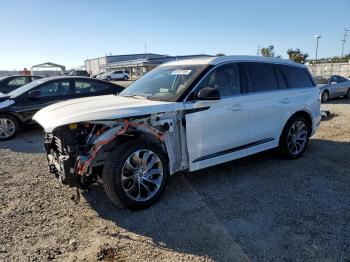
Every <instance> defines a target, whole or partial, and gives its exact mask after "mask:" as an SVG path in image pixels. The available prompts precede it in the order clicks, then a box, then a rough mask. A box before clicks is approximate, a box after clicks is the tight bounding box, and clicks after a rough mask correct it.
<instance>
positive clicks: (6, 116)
mask: <svg viewBox="0 0 350 262" xmlns="http://www.w3.org/2000/svg"><path fill="white" fill-rule="evenodd" d="M1 120H8V121H10V122H12V123H13V124H14V131H13V132H12V134H11V135H9V136H7V137H3V136H5V135H4V133H1V131H0V141H6V140H10V139H12V138H14V137H15V136H16V135H17V133H18V130H19V127H20V124H19V122H18V120H17V118H15V117H14V116H11V115H9V114H0V125H1V124H2V123H1ZM0 128H1V127H0Z"/></svg>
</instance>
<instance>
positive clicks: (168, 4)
mask: <svg viewBox="0 0 350 262" xmlns="http://www.w3.org/2000/svg"><path fill="white" fill-rule="evenodd" d="M349 14H350V1H349V0H332V1H320V0H319V1H316V0H309V1H306V0H293V1H282V0H280V1H277V0H264V1H259V0H255V1H253V0H244V1H242V0H240V1H233V0H231V1H230V0H215V1H214V0H213V1H209V0H198V1H194V0H192V1H190V0H187V1H185V0H169V1H167V0H147V1H146V0H144V1H141V0H133V1H126V0H123V1H117V0H115V1H107V0H105V1H103V0H100V1H97V0H95V1H91V0H85V1H83V0H75V1H68V0H59V1H58V0H51V1H49V0H38V1H34V0H22V1H19V0H1V1H0V35H1V41H0V69H9V70H12V69H22V68H24V67H30V66H31V65H33V64H37V63H42V62H46V61H50V62H55V63H59V64H63V65H66V66H67V68H71V67H77V66H80V65H82V64H83V61H84V60H85V59H86V58H93V57H97V56H104V55H105V54H109V53H112V54H128V53H143V52H144V43H147V51H148V52H153V53H161V54H170V55H185V54H201V53H206V54H216V53H219V52H223V53H225V54H227V55H232V54H246V55H254V54H255V53H256V49H257V46H258V45H261V46H268V45H274V46H275V49H276V54H280V55H282V56H283V57H284V58H286V57H287V55H286V50H287V49H288V48H300V49H301V50H302V51H304V52H308V53H309V54H310V56H311V57H312V58H313V57H314V56H315V39H314V38H313V36H314V35H315V34H320V35H322V38H321V39H320V46H319V57H325V56H335V55H340V54H341V39H342V35H343V33H344V28H349V29H350V22H349V21H350V20H349ZM345 51H346V52H347V53H348V52H350V38H349V40H348V42H347V43H346V47H345Z"/></svg>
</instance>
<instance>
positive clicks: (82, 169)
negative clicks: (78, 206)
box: [78, 120, 164, 175]
mask: <svg viewBox="0 0 350 262" xmlns="http://www.w3.org/2000/svg"><path fill="white" fill-rule="evenodd" d="M129 126H132V127H138V126H142V127H144V128H147V129H148V130H150V131H151V132H152V133H153V134H154V136H155V137H157V138H158V139H159V140H160V141H164V133H162V132H160V131H159V130H157V129H155V128H154V127H151V126H149V125H146V124H141V123H130V122H129V121H128V120H124V128H123V129H122V130H120V131H118V132H117V133H115V134H114V135H113V136H111V137H110V138H109V139H107V140H102V141H99V142H98V143H96V144H95V145H94V148H93V151H92V155H91V157H90V158H89V159H88V160H87V161H86V162H85V163H84V165H83V166H82V165H81V164H80V163H79V164H78V174H79V175H81V174H83V173H85V171H86V169H87V167H88V166H89V165H90V163H91V162H92V160H93V159H94V158H95V157H96V155H97V152H98V151H99V150H100V148H101V147H102V146H104V145H106V144H108V143H110V142H111V141H112V140H114V139H115V138H116V137H117V136H120V135H122V134H124V133H125V132H126V131H127V130H128V129H129ZM99 131H100V130H99Z"/></svg>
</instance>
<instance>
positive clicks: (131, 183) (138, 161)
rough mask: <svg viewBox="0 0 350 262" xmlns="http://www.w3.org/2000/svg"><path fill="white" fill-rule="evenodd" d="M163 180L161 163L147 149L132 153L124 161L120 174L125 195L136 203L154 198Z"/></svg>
mask: <svg viewBox="0 0 350 262" xmlns="http://www.w3.org/2000/svg"><path fill="white" fill-rule="evenodd" d="M163 178H164V176H163V165H162V161H161V160H160V158H159V157H158V156H157V155H156V154H155V153H154V152H153V151H151V150H148V149H142V150H138V151H136V152H134V153H132V154H131V155H130V156H129V157H128V158H127V159H126V160H125V163H124V165H123V169H122V173H121V183H122V188H123V190H124V192H125V194H126V195H127V196H128V197H129V198H130V199H132V200H134V201H137V202H144V201H147V200H149V199H151V198H152V197H154V196H155V195H156V194H157V193H158V191H159V189H160V187H161V185H162V181H163Z"/></svg>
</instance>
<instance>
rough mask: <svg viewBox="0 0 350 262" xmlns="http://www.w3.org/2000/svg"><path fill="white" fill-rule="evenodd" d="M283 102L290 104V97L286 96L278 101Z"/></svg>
mask: <svg viewBox="0 0 350 262" xmlns="http://www.w3.org/2000/svg"><path fill="white" fill-rule="evenodd" d="M278 102H279V103H281V104H289V103H290V99H289V98H288V97H284V98H282V99H281V100H279V101H278Z"/></svg>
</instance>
